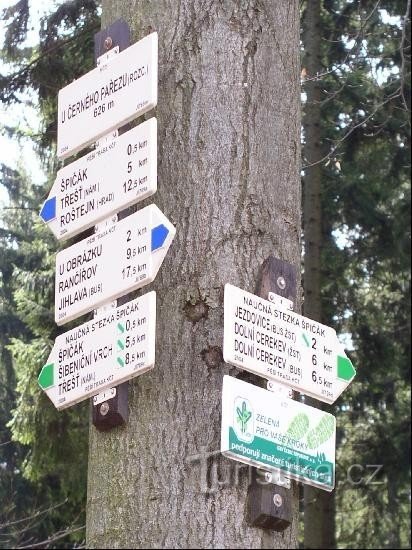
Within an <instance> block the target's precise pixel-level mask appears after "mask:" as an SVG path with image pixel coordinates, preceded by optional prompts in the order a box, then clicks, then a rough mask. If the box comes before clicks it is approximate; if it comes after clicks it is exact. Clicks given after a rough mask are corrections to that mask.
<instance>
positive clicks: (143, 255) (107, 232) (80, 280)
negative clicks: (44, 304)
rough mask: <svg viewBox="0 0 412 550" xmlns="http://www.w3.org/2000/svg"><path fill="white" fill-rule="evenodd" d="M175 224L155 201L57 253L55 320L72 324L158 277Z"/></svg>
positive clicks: (59, 322) (58, 322)
mask: <svg viewBox="0 0 412 550" xmlns="http://www.w3.org/2000/svg"><path fill="white" fill-rule="evenodd" d="M174 234H175V228H174V227H173V225H172V224H171V223H170V222H169V220H168V219H167V218H166V216H165V215H164V214H163V213H162V212H161V211H160V210H159V208H158V207H157V206H155V205H154V204H151V205H150V206H146V207H145V208H143V209H142V210H139V211H138V212H136V213H135V214H132V215H131V216H128V217H127V218H124V219H123V220H122V221H120V222H118V223H116V224H114V225H112V226H110V227H107V228H105V229H103V230H102V231H101V232H99V233H96V234H95V235H93V236H91V237H89V238H87V239H85V240H83V241H81V242H79V243H77V244H75V245H73V246H70V247H69V248H66V249H65V250H62V251H61V252H59V253H58V254H57V256H56V287H55V320H56V323H57V324H58V325H62V324H64V323H67V322H68V321H70V320H71V319H75V318H76V317H79V316H80V315H83V314H84V313H87V312H88V311H91V310H92V309H94V308H96V307H99V306H100V305H102V304H104V303H105V302H109V301H111V300H114V299H115V298H118V297H119V296H123V295H124V294H127V293H128V292H131V291H133V290H136V289H137V288H141V287H143V286H145V285H147V284H149V283H150V282H151V281H153V280H154V279H155V277H156V275H157V272H158V270H159V268H160V266H161V264H162V262H163V259H164V257H165V255H166V253H167V250H168V248H169V246H170V244H171V242H172V240H173V237H174Z"/></svg>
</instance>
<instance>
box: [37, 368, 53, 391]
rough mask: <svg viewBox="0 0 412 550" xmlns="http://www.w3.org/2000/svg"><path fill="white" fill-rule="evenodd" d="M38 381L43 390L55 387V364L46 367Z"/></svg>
mask: <svg viewBox="0 0 412 550" xmlns="http://www.w3.org/2000/svg"><path fill="white" fill-rule="evenodd" d="M37 381H38V383H39V386H40V387H41V388H42V389H43V390H47V388H50V387H51V386H53V385H54V363H49V364H48V365H44V367H43V368H42V369H41V372H40V374H39V377H38V379H37Z"/></svg>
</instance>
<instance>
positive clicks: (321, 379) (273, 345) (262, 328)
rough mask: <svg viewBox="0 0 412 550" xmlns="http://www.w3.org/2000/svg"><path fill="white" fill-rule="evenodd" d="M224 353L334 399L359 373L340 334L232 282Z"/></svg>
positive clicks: (253, 368) (323, 398)
mask: <svg viewBox="0 0 412 550" xmlns="http://www.w3.org/2000/svg"><path fill="white" fill-rule="evenodd" d="M224 302H225V303H224V309H225V311H224V319H225V321H224V344H223V357H224V360H225V361H226V362H227V363H230V364H231V365H235V366H237V367H239V368H241V369H245V370H248V371H251V372H253V373H255V374H258V375H260V376H263V377H264V378H267V379H268V380H273V381H275V382H279V383H280V384H284V385H287V386H289V387H291V388H294V389H295V390H298V391H300V392H303V393H305V394H306V395H310V396H312V397H315V398H316V399H320V400H321V401H324V402H325V403H333V402H334V401H335V400H336V399H337V398H338V397H339V395H340V394H341V393H342V392H343V391H344V390H345V389H346V388H347V386H348V385H349V384H350V383H351V381H352V379H353V378H354V376H355V374H356V371H355V369H354V367H353V365H352V363H351V361H350V360H349V359H348V357H346V355H345V352H344V351H343V346H342V345H341V344H340V342H339V340H338V338H337V336H336V332H335V331H334V330H333V329H332V328H330V327H327V326H325V325H322V324H320V323H317V322H316V321H312V320H311V319H308V318H307V317H303V316H302V315H299V314H297V313H294V312H293V311H290V310H288V309H286V308H283V307H279V306H276V305H275V304H273V303H271V302H269V301H267V300H263V299H262V298H259V297H258V296H255V295H254V294H250V293H249V292H245V291H244V290H241V289H240V288H237V287H235V286H232V285H230V284H227V285H226V286H225V300H224Z"/></svg>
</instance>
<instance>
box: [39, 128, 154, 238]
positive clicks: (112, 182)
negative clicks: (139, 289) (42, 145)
mask: <svg viewBox="0 0 412 550" xmlns="http://www.w3.org/2000/svg"><path fill="white" fill-rule="evenodd" d="M156 189H157V122H156V119H155V118H151V119H150V120H147V121H146V122H143V123H142V124H140V125H139V126H137V127H136V128H133V129H132V130H130V131H129V132H126V133H125V134H123V135H122V136H120V137H117V138H114V139H113V140H112V141H109V142H107V143H105V144H104V145H102V146H101V147H99V148H98V149H96V150H95V151H93V152H91V153H89V154H88V155H85V156H84V157H82V158H80V159H79V160H76V161H75V162H73V163H71V164H69V165H67V166H65V167H64V168H62V169H61V170H59V171H58V172H57V177H56V180H55V182H54V184H53V187H52V189H51V191H50V193H49V196H48V198H47V200H46V201H45V203H44V204H43V207H42V209H41V212H40V216H41V217H42V219H43V221H44V222H46V223H47V224H48V226H49V227H50V229H51V230H52V231H53V233H54V235H55V236H56V237H57V238H58V239H67V238H69V237H73V236H74V235H76V234H77V233H80V232H81V231H84V230H85V229H87V228H88V227H91V226H92V225H95V224H96V223H97V222H99V221H100V220H102V219H103V218H105V217H107V216H109V215H110V214H112V213H113V212H116V211H118V210H121V209H123V208H127V207H128V206H130V205H131V204H133V203H135V202H138V201H141V200H143V199H145V198H146V197H148V196H150V195H152V194H153V193H155V192H156Z"/></svg>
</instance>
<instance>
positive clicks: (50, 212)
mask: <svg viewBox="0 0 412 550" xmlns="http://www.w3.org/2000/svg"><path fill="white" fill-rule="evenodd" d="M40 216H41V218H42V220H43V221H44V222H46V223H47V222H50V221H51V220H54V218H55V217H56V197H51V198H50V199H47V201H46V202H45V203H44V204H43V208H42V209H41V210H40Z"/></svg>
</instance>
